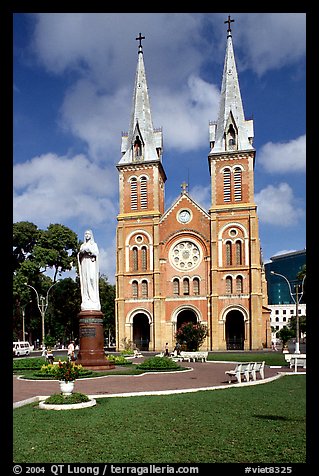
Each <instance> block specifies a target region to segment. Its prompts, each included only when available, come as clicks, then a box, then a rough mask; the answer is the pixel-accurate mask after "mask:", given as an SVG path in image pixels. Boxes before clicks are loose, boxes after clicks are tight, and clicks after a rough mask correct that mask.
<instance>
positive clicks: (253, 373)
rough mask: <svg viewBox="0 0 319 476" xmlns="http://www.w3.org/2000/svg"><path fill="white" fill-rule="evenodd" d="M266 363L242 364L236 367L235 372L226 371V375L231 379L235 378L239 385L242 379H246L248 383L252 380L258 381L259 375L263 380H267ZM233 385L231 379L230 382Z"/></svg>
mask: <svg viewBox="0 0 319 476" xmlns="http://www.w3.org/2000/svg"><path fill="white" fill-rule="evenodd" d="M264 367H265V362H264V361H263V362H242V363H239V364H237V365H236V367H235V369H234V370H226V371H225V374H226V375H228V376H229V377H235V378H236V379H237V382H238V383H241V381H242V377H244V378H245V380H246V382H249V380H250V378H252V380H257V374H259V375H260V377H261V378H262V379H264V378H265V374H264ZM228 382H229V383H231V378H230V379H229V380H228Z"/></svg>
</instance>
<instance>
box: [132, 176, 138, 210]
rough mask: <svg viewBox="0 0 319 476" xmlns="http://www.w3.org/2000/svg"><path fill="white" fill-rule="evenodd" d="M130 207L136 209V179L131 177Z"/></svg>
mask: <svg viewBox="0 0 319 476" xmlns="http://www.w3.org/2000/svg"><path fill="white" fill-rule="evenodd" d="M131 209H132V210H137V179H136V177H132V178H131Z"/></svg>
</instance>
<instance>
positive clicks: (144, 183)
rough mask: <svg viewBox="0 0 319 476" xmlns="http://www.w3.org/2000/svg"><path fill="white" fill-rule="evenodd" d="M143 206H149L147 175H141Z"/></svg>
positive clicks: (144, 207)
mask: <svg viewBox="0 0 319 476" xmlns="http://www.w3.org/2000/svg"><path fill="white" fill-rule="evenodd" d="M141 208H142V209H144V210H145V209H146V208H147V177H145V176H142V177H141Z"/></svg>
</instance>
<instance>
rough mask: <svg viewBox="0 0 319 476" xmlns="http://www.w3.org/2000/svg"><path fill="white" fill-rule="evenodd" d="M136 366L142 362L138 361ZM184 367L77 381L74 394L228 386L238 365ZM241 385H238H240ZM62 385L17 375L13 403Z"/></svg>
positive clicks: (272, 372)
mask: <svg viewBox="0 0 319 476" xmlns="http://www.w3.org/2000/svg"><path fill="white" fill-rule="evenodd" d="M135 360H136V363H138V362H139V361H141V360H140V359H134V361H135ZM181 365H182V366H183V367H185V368H186V367H189V368H191V370H189V371H187V372H174V373H171V372H169V373H157V374H146V375H139V376H133V375H129V376H122V375H114V376H112V375H110V376H104V377H98V378H91V379H80V380H77V381H76V382H75V387H74V391H76V392H82V393H86V394H87V395H96V396H99V395H100V396H102V395H106V396H112V395H119V394H130V393H135V392H140V393H148V392H166V391H173V392H174V391H182V390H185V391H187V390H190V391H193V390H194V389H199V388H205V389H206V388H207V389H208V388H212V387H220V386H228V385H229V384H228V380H227V378H226V375H225V371H226V370H230V369H234V368H235V364H234V363H231V362H229V363H216V362H205V363H201V362H191V363H189V362H183V363H181ZM289 371H290V370H289V368H287V367H282V368H270V367H265V379H269V378H271V377H275V376H276V375H278V373H279V372H289ZM236 385H238V384H236ZM59 392H60V386H59V382H58V381H56V380H54V381H44V380H32V381H31V380H24V379H18V378H17V376H13V402H14V403H15V404H17V402H21V401H23V400H27V399H31V398H33V397H37V396H49V395H52V394H53V393H59Z"/></svg>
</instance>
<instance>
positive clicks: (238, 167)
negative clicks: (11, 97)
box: [208, 16, 269, 350]
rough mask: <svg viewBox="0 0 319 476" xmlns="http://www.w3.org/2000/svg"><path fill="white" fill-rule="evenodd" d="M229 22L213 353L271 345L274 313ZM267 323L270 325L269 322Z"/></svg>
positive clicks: (214, 170) (215, 201) (214, 173)
mask: <svg viewBox="0 0 319 476" xmlns="http://www.w3.org/2000/svg"><path fill="white" fill-rule="evenodd" d="M233 21H234V20H231V19H230V16H229V17H228V20H226V21H225V23H227V24H228V29H227V46H226V54H225V62H224V70H223V78H222V86H221V96H220V105H219V114H218V119H217V121H216V122H212V123H210V125H209V140H210V153H209V155H208V163H209V171H210V176H211V207H210V210H209V213H210V217H211V312H212V321H211V322H212V329H211V332H212V334H211V342H212V348H213V349H228V350H232V349H242V350H243V349H245V350H246V349H247V350H248V349H257V348H260V347H261V343H263V344H265V345H268V342H267V341H268V340H269V313H268V311H267V309H266V307H265V306H266V304H267V298H266V296H265V281H264V272H263V265H262V262H261V250H260V242H259V233H258V218H257V206H256V204H255V202H254V164H255V149H254V147H253V138H254V130H253V120H246V119H245V116H244V110H243V104H242V99H241V94H240V88H239V81H238V75H237V68H236V63H235V56H234V49H233V39H232V32H231V28H230V25H231V23H232V22H233ZM267 319H268V322H267Z"/></svg>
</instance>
